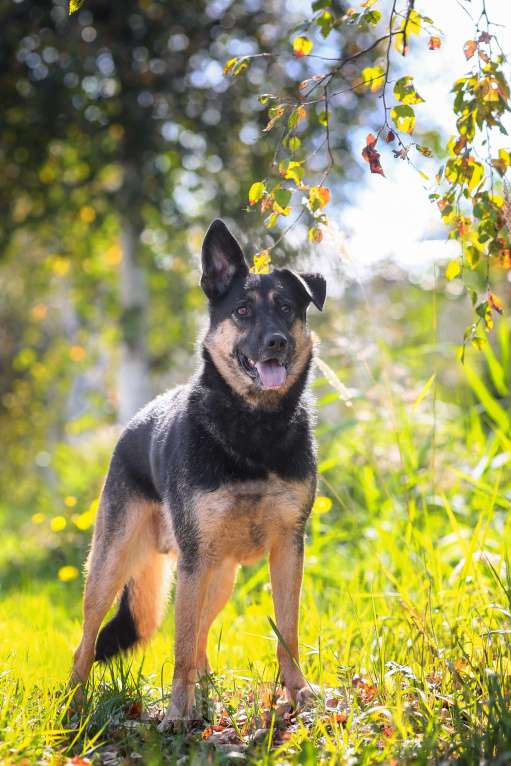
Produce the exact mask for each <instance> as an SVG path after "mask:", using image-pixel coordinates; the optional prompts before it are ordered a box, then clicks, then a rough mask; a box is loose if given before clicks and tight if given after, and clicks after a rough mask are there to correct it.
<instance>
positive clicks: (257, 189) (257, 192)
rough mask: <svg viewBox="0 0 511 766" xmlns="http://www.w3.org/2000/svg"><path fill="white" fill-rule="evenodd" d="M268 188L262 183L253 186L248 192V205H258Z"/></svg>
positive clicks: (257, 182) (258, 182)
mask: <svg viewBox="0 0 511 766" xmlns="http://www.w3.org/2000/svg"><path fill="white" fill-rule="evenodd" d="M265 189H266V187H265V185H264V183H263V182H262V181H256V183H254V184H252V186H251V187H250V189H249V192H248V204H249V205H256V204H257V203H258V202H259V200H260V199H262V196H263V194H264V191H265Z"/></svg>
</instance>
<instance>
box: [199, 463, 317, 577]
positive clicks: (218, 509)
mask: <svg viewBox="0 0 511 766" xmlns="http://www.w3.org/2000/svg"><path fill="white" fill-rule="evenodd" d="M312 492H313V489H312V480H311V479H309V480H308V481H305V482H303V481H284V480H283V479H280V478H278V477H277V476H275V475H271V474H270V476H269V477H268V479H265V480H261V481H244V482H233V483H231V484H227V485H224V486H223V487H221V489H218V490H215V491H214V492H204V493H202V494H198V495H196V496H195V499H194V515H195V516H196V518H197V523H198V527H199V534H200V539H201V549H202V551H201V553H202V555H203V556H204V557H205V558H207V559H208V561H209V565H210V566H215V565H217V564H218V563H219V562H222V561H223V560H224V559H226V558H229V559H233V560H234V561H236V562H239V563H242V564H248V563H252V562H253V561H256V560H257V559H258V558H260V557H261V556H263V555H264V553H265V552H267V551H269V550H271V548H272V547H273V546H274V545H275V544H276V543H278V542H280V541H281V540H282V539H283V538H286V537H288V536H289V534H290V532H292V531H293V530H294V529H295V528H296V527H297V525H298V524H299V522H300V518H301V517H302V515H303V512H304V509H305V508H306V507H307V504H308V502H309V501H310V498H311V496H312Z"/></svg>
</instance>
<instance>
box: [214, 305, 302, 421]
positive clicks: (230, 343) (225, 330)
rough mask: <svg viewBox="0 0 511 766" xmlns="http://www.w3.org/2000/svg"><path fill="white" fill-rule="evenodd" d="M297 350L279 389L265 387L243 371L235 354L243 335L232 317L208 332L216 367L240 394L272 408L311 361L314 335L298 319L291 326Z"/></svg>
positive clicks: (253, 402) (253, 403)
mask: <svg viewBox="0 0 511 766" xmlns="http://www.w3.org/2000/svg"><path fill="white" fill-rule="evenodd" d="M291 336H292V337H293V340H294V343H295V351H294V354H293V358H292V360H291V363H290V366H289V368H288V373H287V377H286V382H285V383H284V385H283V386H281V387H280V388H278V389H276V390H265V389H262V388H261V387H260V386H259V385H258V384H257V383H255V382H254V381H253V380H251V378H249V377H248V375H246V373H244V372H243V370H242V369H241V368H240V366H239V363H238V360H237V359H236V358H235V356H234V355H233V352H234V348H235V347H236V345H237V344H238V343H239V342H240V340H241V338H242V337H243V335H242V333H241V332H240V330H239V329H238V327H237V326H236V324H235V322H234V321H233V320H232V319H224V320H223V322H220V324H219V325H218V326H217V327H216V328H215V329H214V330H213V331H211V332H209V333H208V334H207V335H206V338H205V341H204V345H205V347H206V348H207V349H208V351H209V353H210V354H211V357H212V359H213V361H214V363H215V366H216V368H217V369H218V371H219V372H220V374H221V375H222V377H223V378H224V379H225V380H226V381H227V383H229V385H230V386H231V388H232V389H233V390H234V391H236V393H237V394H239V395H240V396H242V397H243V398H244V399H245V400H246V401H247V402H249V404H251V405H252V406H256V405H257V406H259V407H260V406H263V407H267V408H269V409H272V408H275V407H277V406H278V403H279V400H280V399H281V397H282V396H283V395H284V394H285V393H287V392H288V391H289V389H290V387H291V386H292V385H293V384H294V383H296V381H297V380H298V378H299V377H300V375H301V373H302V372H303V370H304V368H305V366H306V364H307V362H308V361H309V359H310V357H311V355H312V350H313V343H312V336H311V333H310V331H309V329H308V328H307V326H306V325H305V324H304V323H303V322H302V321H300V320H299V319H296V320H295V322H294V323H293V326H292V328H291Z"/></svg>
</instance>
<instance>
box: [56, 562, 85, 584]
mask: <svg viewBox="0 0 511 766" xmlns="http://www.w3.org/2000/svg"><path fill="white" fill-rule="evenodd" d="M79 574H80V572H79V571H78V569H77V568H76V567H73V566H70V565H69V564H68V565H67V566H65V567H60V569H59V580H62V582H69V581H70V580H76V578H77V577H78V575H79Z"/></svg>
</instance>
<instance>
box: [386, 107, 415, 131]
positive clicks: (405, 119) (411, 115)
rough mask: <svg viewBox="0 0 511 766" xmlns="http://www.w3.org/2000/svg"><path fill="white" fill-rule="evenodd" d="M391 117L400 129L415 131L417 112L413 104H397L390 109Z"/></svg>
mask: <svg viewBox="0 0 511 766" xmlns="http://www.w3.org/2000/svg"><path fill="white" fill-rule="evenodd" d="M390 117H391V119H392V121H393V123H394V125H395V126H396V128H397V129H398V130H401V131H403V132H404V133H410V134H412V133H413V130H414V128H415V112H414V111H413V109H412V107H411V106H408V105H406V104H403V105H402V106H395V107H393V108H392V109H391V111H390Z"/></svg>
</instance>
